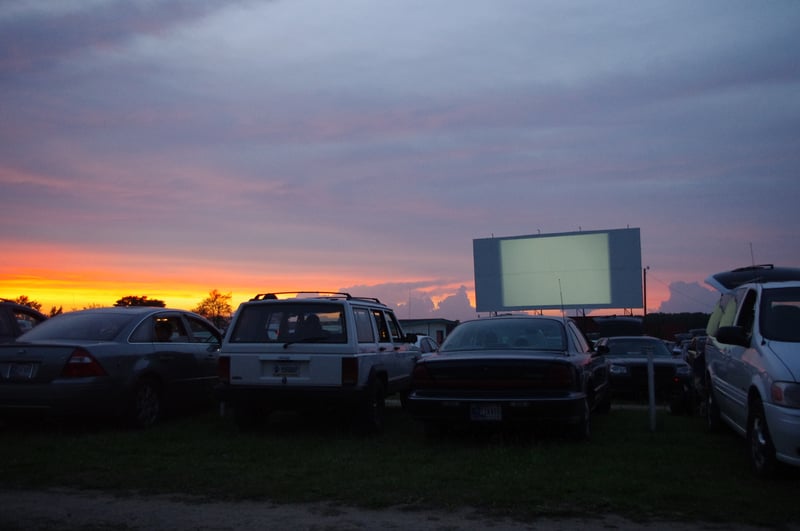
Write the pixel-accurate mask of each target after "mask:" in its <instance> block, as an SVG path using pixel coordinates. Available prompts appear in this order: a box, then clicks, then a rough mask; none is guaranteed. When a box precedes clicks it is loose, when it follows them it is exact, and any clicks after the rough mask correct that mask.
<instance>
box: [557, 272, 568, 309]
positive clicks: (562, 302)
mask: <svg viewBox="0 0 800 531" xmlns="http://www.w3.org/2000/svg"><path fill="white" fill-rule="evenodd" d="M558 296H559V297H561V318H562V319H564V318H566V317H567V315H566V313H565V312H564V292H562V291H561V279H560V278H559V279H558Z"/></svg>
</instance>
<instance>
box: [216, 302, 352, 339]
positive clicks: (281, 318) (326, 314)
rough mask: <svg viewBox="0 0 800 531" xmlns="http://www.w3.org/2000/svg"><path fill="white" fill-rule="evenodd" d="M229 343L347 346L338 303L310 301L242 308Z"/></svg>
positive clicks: (340, 308) (341, 308) (342, 317)
mask: <svg viewBox="0 0 800 531" xmlns="http://www.w3.org/2000/svg"><path fill="white" fill-rule="evenodd" d="M230 341H231V342H232V343H273V342H275V343H283V342H289V341H301V342H318V343H346V342H347V331H346V328H345V321H344V308H343V306H342V305H341V304H324V303H322V304H321V303H313V302H298V303H267V304H249V305H246V306H242V307H241V308H240V310H239V315H238V317H237V319H236V325H235V328H234V330H233V333H232V334H231V338H230Z"/></svg>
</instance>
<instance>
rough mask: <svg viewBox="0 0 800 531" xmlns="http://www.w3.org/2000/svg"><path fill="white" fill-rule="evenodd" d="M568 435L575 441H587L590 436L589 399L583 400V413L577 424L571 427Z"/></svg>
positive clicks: (590, 416) (590, 415)
mask: <svg viewBox="0 0 800 531" xmlns="http://www.w3.org/2000/svg"><path fill="white" fill-rule="evenodd" d="M570 435H571V436H572V439H574V440H576V441H588V440H589V439H590V438H591V436H592V414H591V410H590V408H589V399H588V398H584V399H583V413H582V415H581V419H580V421H579V422H578V423H577V424H574V425H573V426H571V429H570Z"/></svg>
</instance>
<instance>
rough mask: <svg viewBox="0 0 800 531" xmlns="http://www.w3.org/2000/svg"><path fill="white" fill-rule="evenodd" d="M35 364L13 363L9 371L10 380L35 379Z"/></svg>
mask: <svg viewBox="0 0 800 531" xmlns="http://www.w3.org/2000/svg"><path fill="white" fill-rule="evenodd" d="M33 367H34V364H33V363H12V364H11V367H9V370H8V379H9V380H30V379H31V378H33Z"/></svg>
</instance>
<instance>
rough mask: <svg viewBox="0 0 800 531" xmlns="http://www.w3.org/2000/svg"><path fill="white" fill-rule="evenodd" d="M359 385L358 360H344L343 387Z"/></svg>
mask: <svg viewBox="0 0 800 531" xmlns="http://www.w3.org/2000/svg"><path fill="white" fill-rule="evenodd" d="M357 383H358V358H342V385H356V384H357Z"/></svg>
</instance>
